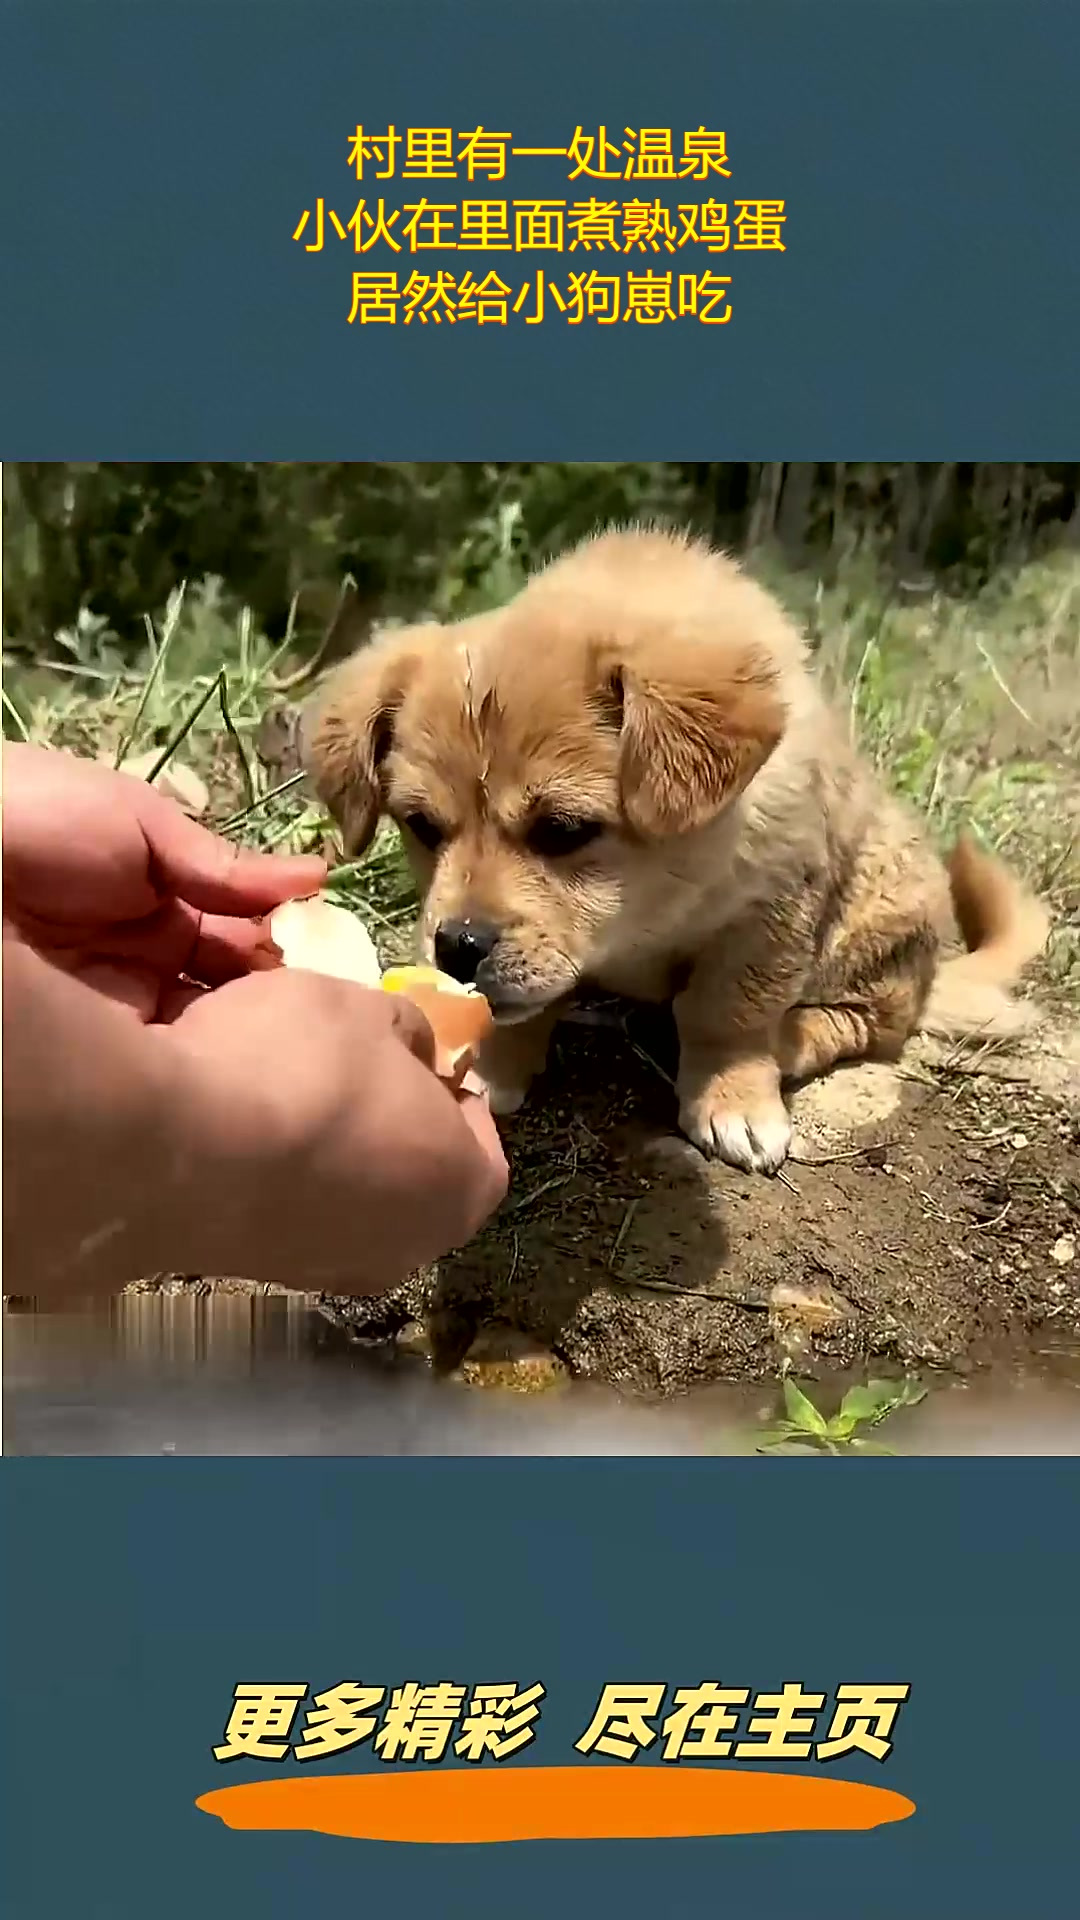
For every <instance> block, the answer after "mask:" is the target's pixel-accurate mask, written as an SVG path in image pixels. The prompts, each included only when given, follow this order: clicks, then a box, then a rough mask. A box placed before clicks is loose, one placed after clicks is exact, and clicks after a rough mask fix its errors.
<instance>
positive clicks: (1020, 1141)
mask: <svg viewBox="0 0 1080 1920" xmlns="http://www.w3.org/2000/svg"><path fill="white" fill-rule="evenodd" d="M1027 1143H1028V1137H1027V1134H1026V1133H1010V1135H1009V1145H1010V1147H1015V1148H1016V1151H1017V1153H1019V1152H1020V1149H1021V1148H1022V1147H1026V1146H1027Z"/></svg>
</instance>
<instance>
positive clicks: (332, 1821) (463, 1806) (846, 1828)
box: [195, 1767, 915, 1846]
mask: <svg viewBox="0 0 1080 1920" xmlns="http://www.w3.org/2000/svg"><path fill="white" fill-rule="evenodd" d="M195 1804H196V1806H197V1807H200V1808H201V1809H202V1811H203V1812H204V1813H213V1814H216V1815H217V1817H218V1819H219V1820H223V1821H224V1823H225V1825H226V1826H227V1827H232V1828H235V1829H237V1830H238V1831H244V1832H260V1833H325V1834H333V1835H336V1836H338V1837H340V1838H342V1839H348V1840H396V1841H406V1842H411V1843H413V1844H414V1845H415V1844H419V1845H426V1846H448V1845H449V1846H455V1845H458V1846H460V1845H466V1844H471V1845H476V1844H480V1845H493V1844H498V1843H500V1842H506V1841H514V1840H661V1839H682V1840H686V1839H700V1838H704V1837H706V1836H712V1835H719V1834H739V1833H743V1834H745V1833H844V1832H847V1833H866V1832H868V1831H869V1830H870V1829H871V1828H873V1827H881V1826H887V1825H889V1824H890V1823H891V1822H893V1821H896V1820H906V1819H907V1818H908V1817H909V1815H911V1814H913V1813H914V1811H915V1803H914V1801H913V1800H908V1799H905V1797H904V1795H903V1794H901V1793H894V1792H893V1791H892V1789H891V1788H889V1787H868V1786H863V1785H862V1784H861V1782H858V1781H854V1780H837V1779H835V1778H833V1777H832V1776H822V1775H820V1774H793V1773H762V1772H751V1771H742V1770H740V1771H736V1770H735V1769H730V1770H723V1769H720V1768H717V1769H715V1770H714V1769H712V1768H708V1767H678V1768H672V1769H670V1771H669V1770H668V1769H667V1768H661V1767H643V1768H640V1769H638V1770H635V1771H634V1772H630V1771H628V1770H627V1769H626V1768H623V1767H516V1768H513V1769H507V1770H506V1771H504V1772H496V1771H495V1770H494V1769H492V1770H491V1771H490V1772H489V1771H484V1772H482V1773H481V1772H477V1773H473V1772H471V1771H469V1772H467V1771H465V1770H464V1769H462V1768H453V1769H451V1770H450V1771H449V1772H446V1773H441V1772H440V1773H350V1774H332V1775H325V1776H323V1777H321V1778H319V1779H311V1778H307V1777H304V1778H298V1777H294V1776H290V1777H289V1778H288V1779H285V1780H257V1781H253V1782H250V1783H249V1784H247V1785H245V1786H235V1787H218V1788H216V1789H215V1790H214V1791H213V1792H212V1793H204V1794H202V1795H200V1797H199V1799H198V1800H197V1801H196V1802H195Z"/></svg>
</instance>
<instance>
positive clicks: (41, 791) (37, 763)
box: [3, 744, 326, 1022]
mask: <svg viewBox="0 0 1080 1920" xmlns="http://www.w3.org/2000/svg"><path fill="white" fill-rule="evenodd" d="M3 853H4V921H5V931H11V932H14V933H16V934H17V935H18V936H19V937H20V938H22V939H23V940H25V941H26V942H27V943H28V944H29V945H31V946H32V947H34V948H35V949H36V951H37V952H38V953H40V954H42V955H43V957H44V958H46V959H48V960H50V961H52V962H53V964H54V965H57V966H59V967H61V968H62V969H63V970H64V971H65V972H67V973H71V974H74V975H76V976H77V977H78V978H80V979H82V980H84V981H85V982H86V983H87V984H88V985H90V986H93V987H95V988H96V989H97V990H98V991H99V992H102V993H104V994H106V995H107V996H108V997H109V998H110V999H113V1000H117V1001H120V1002H121V1003H122V1004H124V1005H126V1006H128V1007H130V1008H131V1009H132V1011H133V1012H135V1013H136V1014H137V1016H138V1017H139V1018H140V1019H142V1020H144V1021H148V1022H149V1021H157V1020H168V1019H171V1018H172V1017H174V1015H175V1014H176V1013H177V1012H178V1011H179V1010H180V1009H181V1008H182V1007H183V1006H184V1005H186V1004H187V1003H188V1001H190V999H191V998H192V991H191V989H185V988H184V987H183V986H182V984H181V978H180V977H181V976H182V975H183V976H186V978H187V979H190V980H194V981H198V982H199V983H201V984H202V985H203V986H208V987H215V986H218V985H220V984H222V983H223V982H224V981H227V980H232V979H235V978H237V977H239V976H242V975H243V974H245V973H247V972H249V971H250V970H251V968H252V967H253V966H256V965H257V964H258V962H259V957H260V955H263V956H266V957H269V954H270V951H271V949H270V945H269V941H268V936H267V934H266V932H265V930H264V929H263V928H262V927H260V926H257V925H256V924H255V916H257V915H262V914H265V913H268V912H269V911H270V910H271V909H272V908H273V907H276V906H279V905H280V904H281V902H282V901H284V900H288V899H292V898H295V897H297V896H302V895H305V894H310V893H315V892H317V891H318V889H319V888H320V886H321V885H322V883H323V881H324V879H325V877H326V866H325V863H324V862H323V861H322V860H319V859H309V858H307V857H303V858H287V857H285V856H281V855H277V854H260V853H253V852H250V851H248V850H246V849H243V848H240V847H236V846H233V845H232V844H231V843H230V842H229V841H227V840H223V839H221V838H220V837H219V836H218V835H216V834H213V833H210V832H208V831H207V829H206V828H205V827H201V826H199V825H198V824H197V823H196V822H195V821H193V820H190V819H188V817H187V815H186V814H185V813H184V812H183V811H182V809H181V808H180V807H178V806H177V805H176V804H175V802H174V801H172V800H168V799H166V798H165V796H164V795H163V794H160V793H158V792H157V791H156V789H155V788H153V787H151V786H148V785H147V784H146V782H145V781H143V780H136V779H135V778H133V777H132V776H131V775H130V774H124V773H114V772H113V771H112V769H111V768H109V767H105V766H101V765H99V764H98V763H97V762H95V761H90V760H78V759H75V758H74V757H73V756H71V755H70V754H67V753H61V752H57V751H54V750H51V749H48V748H44V747H32V746H23V745H15V744H5V746H4V805H3Z"/></svg>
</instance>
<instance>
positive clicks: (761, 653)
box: [304, 529, 1048, 1173]
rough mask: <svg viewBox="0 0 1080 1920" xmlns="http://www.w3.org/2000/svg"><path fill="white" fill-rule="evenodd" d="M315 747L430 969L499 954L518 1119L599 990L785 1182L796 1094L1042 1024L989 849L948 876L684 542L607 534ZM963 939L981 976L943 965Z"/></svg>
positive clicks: (371, 657)
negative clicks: (670, 1021)
mask: <svg viewBox="0 0 1080 1920" xmlns="http://www.w3.org/2000/svg"><path fill="white" fill-rule="evenodd" d="M304 738H305V743H306V756H307V763H308V766H309V768H310V770H311V772H312V774H313V777H314V780H315V784H316V786H317V788H318V791H319V793H320V795H321V796H322V798H323V799H324V801H325V802H326V803H327V805H328V806H329V807H330V809H331V811H332V813H333V814H334V815H335V816H336V818H337V820H338V822H339V824H340V825H341V827H342V829H343V833H344V837H345V842H346V847H347V851H348V853H349V854H350V855H351V856H354V857H355V856H356V855H357V854H359V853H360V852H361V851H362V850H363V849H364V848H365V847H366V846H367V845H368V843H369V841H370V840H371V837H372V834H373V833H374V830H375V827H376V824H377V821H378V819H379V816H380V815H381V814H382V813H388V814H390V815H391V816H392V817H393V818H394V819H395V820H396V821H397V822H398V824H399V826H400V827H401V831H402V835H403V838H404V840H405V844H406V846H407V848H408V851H409V854H410V858H411V860H412V863H413V866H414V869H415V871H416V873H417V876H418V879H419V881H420V884H421V888H422V891H423V894H424V912H423V918H422V923H421V943H422V948H423V951H424V953H425V956H426V957H429V958H430V957H431V956H432V954H433V943H434V935H435V932H436V929H437V928H438V927H439V926H440V925H445V924H446V923H455V922H456V923H461V922H463V921H464V922H467V923H469V924H470V925H485V926H486V927H487V928H488V929H489V936H488V937H489V939H490V938H491V935H492V934H497V939H496V940H495V944H494V945H493V946H492V947H491V949H490V952H489V954H488V957H487V958H485V959H484V960H483V962H482V964H481V965H480V967H479V970H478V972H477V975H476V980H477V984H478V985H479V986H480V987H481V989H482V990H483V991H484V992H485V993H486V994H487V996H488V998H489V1000H490V1001H491V1003H492V1006H493V1009H494V1011H495V1014H496V1020H497V1022H498V1030H497V1032H496V1036H495V1039H494V1041H493V1042H492V1046H491V1051H490V1056H489V1058H488V1060H487V1061H486V1062H485V1069H486V1072H487V1074H488V1077H489V1080H490V1083H491V1085H492V1089H493V1097H494V1101H495V1104H496V1105H497V1106H498V1108H500V1109H501V1110H502V1111H504V1112H505V1111H510V1110H512V1109H513V1107H514V1106H516V1105H517V1104H519V1103H520V1101H521V1100H522V1099H523V1097H524V1094H525V1091H526V1089H527V1086H528V1083H529V1080H530V1079H531V1078H532V1076H533V1075H534V1074H535V1073H536V1072H537V1071H538V1070H539V1069H540V1067H541V1066H542V1064H543V1061H544V1057H545V1054H546V1049H547V1041H548V1036H549V1033H550V1031H551V1028H552V1026H553V1025H554V1023H555V1020H556V1018H557V1015H558V1009H559V1005H560V1002H562V1001H564V1000H565V998H566V996H567V995H568V994H570V993H571V992H572V991H573V989H574V988H575V987H576V986H577V985H578V983H579V982H583V981H587V982H590V983H593V984H595V985H597V986H599V987H601V988H606V989H608V990H610V991H612V992H614V993H619V994H623V995H626V996H628V997H630V998H633V999H638V1000H650V1001H661V1000H669V999H670V1000H672V1001H673V1002H674V1011H675V1017H676V1022H677V1026H678V1032H679V1038H680V1066H679V1076H678V1091H679V1098H680V1118H681V1123H682V1125H683V1127H684V1129H685V1131H686V1132H687V1133H688V1135H689V1136H690V1138H691V1139H692V1140H694V1141H695V1142H696V1143H697V1144H698V1146H700V1147H701V1148H702V1149H703V1150H704V1151H705V1152H707V1153H710V1154H717V1155H719V1156H720V1157H721V1158H722V1159H724V1160H727V1161H728V1162H730V1163H731V1164H733V1165H735V1166H738V1167H742V1168H744V1169H747V1170H758V1171H763V1172H770V1173H771V1172H775V1171H776V1169H777V1168H778V1167H779V1166H780V1165H781V1163H782V1162H783V1160H784V1158H785V1156H786V1154H787V1152H788V1148H789V1145H790V1141H791V1126H790V1122H789V1119H788V1114H787V1111H786V1108H785V1105H784V1101H783V1099H782V1098H781V1085H782V1083H783V1082H787V1081H798V1080H804V1079H806V1078H808V1077H811V1076H813V1075H817V1074H821V1073H824V1072H826V1071H827V1070H828V1069H829V1068H830V1067H832V1066H833V1065H834V1064H836V1063H837V1062H839V1061H852V1060H857V1059H862V1058H872V1059H879V1060H881V1059H886V1060H892V1059H895V1058H897V1056H898V1055H899V1054H900V1052H901V1050H902V1048H903V1047H904V1044H905V1042H906V1041H907V1040H908V1038H909V1037H910V1035H911V1034H912V1033H913V1032H914V1031H915V1030H916V1029H917V1028H919V1027H922V1028H924V1029H928V1030H934V1031H938V1032H944V1033H948V1034H953V1035H957V1036H966V1035H973V1034H980V1033H981V1034H987V1035H1000V1034H1003V1033H1007V1032H1011V1031H1013V1030H1014V1029H1015V1028H1016V1027H1017V1026H1019V1025H1020V1024H1021V1023H1022V1021H1023V1019H1024V1017H1025V1012H1026V1010H1025V1009H1024V1008H1023V1007H1022V1006H1021V1005H1020V1004H1019V1003H1017V1002H1015V1001H1014V1000H1012V999H1010V997H1009V996H1008V994H1007V992H1006V991H1005V989H1006V986H1007V985H1008V984H1009V983H1010V982H1012V981H1013V980H1014V979H1015V977H1016V976H1017V975H1018V973H1019V972H1020V970H1021V969H1022V968H1023V966H1024V965H1025V964H1026V963H1027V962H1028V961H1030V960H1031V959H1033V958H1034V957H1035V956H1036V955H1037V954H1038V953H1039V952H1040V951H1041V949H1042V947H1043V945H1044V943H1045V939H1046V934H1047V926H1048V923H1047V916H1046V914H1045V912H1044V910H1043V908H1042V906H1041V905H1040V904H1039V903H1038V902H1036V901H1035V900H1033V899H1031V898H1029V897H1028V896H1027V895H1026V894H1024V893H1023V892H1022V890H1021V889H1020V887H1019V886H1018V885H1017V884H1016V882H1015V881H1014V880H1013V879H1012V878H1011V876H1010V875H1009V874H1008V873H1007V872H1006V871H1005V870H1004V869H1003V868H1002V867H1001V866H1000V865H999V864H998V863H997V862H996V861H994V860H992V859H990V858H989V857H988V856H987V855H985V854H984V853H982V852H980V851H979V850H978V849H977V848H976V847H975V846H974V845H973V844H971V843H969V842H967V841H961V842H960V844H959V845H958V846H957V848H956V849H955V851H954V853H953V855H952V857H951V860H950V862H949V864H948V867H947V868H946V867H943V866H942V864H941V863H940V862H939V860H938V859H937V857H936V856H935V854H934V853H933V852H932V851H931V849H930V847H929V845H928V844H927V841H926V839H925V836H924V833H923V831H922V828H921V826H920V824H919V823H918V821H917V820H916V819H915V818H914V816H913V815H911V814H910V813H909V812H908V811H907V810H906V809H905V808H904V807H903V806H901V805H900V804H899V803H898V802H897V801H896V800H894V799H892V798H891V797H889V796H888V795H886V794H885V793H883V792H882V790H881V789H880V788H879V786H878V784H877V782H876V780H875V779H874V777H873V775H872V773H871V772H870V770H869V768H868V767H867V766H866V765H865V763H864V762H863V761H862V760H861V759H860V758H859V756H858V754H857V753H856V752H855V751H854V750H853V748H852V747H851V746H850V744H849V741H848V738H847V734H846V730H845V729H843V728H842V727H841V726H840V725H839V724H838V723H837V721H836V720H834V718H833V716H832V715H831V714H830V712H829V711H828V709H827V707H826V705H825V703H824V701H823V699H822V697H821V694H820V692H819V690H818V687H817V685H816V684H815V681H814V679H813V677H812V676H811V674H810V673H809V671H808V667H807V659H806V651H805V647H804V644H803V641H802V638H801V636H800V634H799V633H798V631H797V630H796V629H795V628H794V627H793V626H792V624H791V623H790V622H789V620H788V619H787V618H786V616H785V615H784V614H783V613H782V611H781V610H780V608H779V607H778V606H777V604H776V603H775V602H774V601H773V600H772V599H771V597H770V596H769V595H768V594H767V593H765V592H764V591H763V590H762V589H761V588H760V587H758V586H757V585H755V584H754V583H753V582H752V581H751V580H750V579H748V578H747V577H746V576H745V575H744V574H743V573H742V572H741V571H740V569H739V568H738V567H737V566H736V565H735V564H734V562H732V561H731V560H729V559H727V558H724V557H723V556H721V555H719V554H716V553H712V552H710V551H708V550H707V549H706V548H704V547H702V546H699V545H697V544H694V543H693V542H690V541H688V540H686V539H683V538H679V537H677V536H673V535H671V534H668V533H664V532H660V531H654V530H643V529H629V530H616V531H611V532H607V533H604V534H601V535H600V536H599V537H597V538H595V539H593V540H590V541H588V542H586V543H585V544H584V545H582V546H580V547H579V548H577V549H576V550H574V551H573V552H571V553H569V554H567V555H565V556H564V557H563V558H561V559H559V560H556V561H555V562H553V564H551V565H550V566H548V567H547V568H546V569H545V570H543V571H542V572H540V573H538V574H537V575H536V576H535V577H534V578H532V579H531V580H530V581H529V583H528V584H527V585H526V587H525V588H524V590H523V591H522V592H521V593H520V594H519V595H518V597H517V598H516V599H515V600H514V601H512V602H511V603H510V605H509V606H507V607H505V608H502V609H500V610H499V611H497V612H495V613H491V614H485V615H483V616H481V617H479V618H477V619H472V620H465V621H461V622H459V623H457V624H456V625H454V626H451V627H449V628H445V627H441V626H439V625H435V624H432V625H430V626H420V627H410V628H406V629H402V630H399V631H395V632H390V633H387V634H384V635H383V636H382V637H380V638H379V639H377V640H376V641H375V642H373V643H372V644H371V645H370V646H368V647H367V648H365V649H364V650H363V651H362V652H361V653H359V654H358V655H357V656H355V657H354V658H353V659H352V660H350V661H348V662H347V663H346V664H345V665H344V666H343V667H342V668H340V669H339V670H338V671H337V672H335V673H334V674H332V675H331V676H330V677H329V679H328V681H327V683H326V684H325V687H324V689H323V691H322V693H321V696H320V697H319V699H318V701H317V702H316V704H315V706H314V709H313V711H312V712H311V713H310V714H309V715H308V716H307V719H306V723H305V728H304ZM954 919H955V921H958V923H959V928H960V932H961V934H962V936H963V939H964V942H965V943H966V946H967V948H968V952H967V953H965V954H962V955H960V956H959V957H957V958H955V959H949V960H945V961H944V962H941V961H940V959H939V955H940V949H941V947H942V943H943V942H944V941H946V940H947V939H948V938H949V937H950V934H951V931H952V927H953V922H954Z"/></svg>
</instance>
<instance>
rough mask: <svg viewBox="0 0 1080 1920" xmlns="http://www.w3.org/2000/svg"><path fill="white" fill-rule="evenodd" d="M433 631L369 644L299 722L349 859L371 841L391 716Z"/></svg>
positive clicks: (313, 774)
mask: <svg viewBox="0 0 1080 1920" xmlns="http://www.w3.org/2000/svg"><path fill="white" fill-rule="evenodd" d="M434 631H437V629H435V628H433V627H431V628H420V629H418V628H415V627H409V628H403V629H402V630H401V631H399V632H393V633H388V634H386V635H384V636H382V637H381V638H379V639H376V640H373V641H371V642H370V643H369V645H368V646H366V647H364V648H363V649H362V650H361V652H359V653H357V654H354V655H353V657H352V659H351V660H347V661H346V662H345V664H344V666H341V667H338V668H336V669H335V671H334V672H333V673H331V674H330V675H328V677H327V679H326V681H325V682H324V684H323V687H322V688H321V690H320V692H319V693H318V694H317V695H316V696H315V697H314V698H313V700H312V701H311V703H310V704H309V706H308V708H307V710H306V711H305V713H304V716H303V719H302V721H301V728H300V747H301V754H302V757H303V761H304V767H305V770H306V772H307V773H308V775H309V777H310V779H311V782H312V785H313V786H314V788H315V791H316V793H317V794H318V796H319V798H320V800H321V801H322V803H323V805H324V806H325V807H326V808H327V810H328V811H329V813H330V814H331V816H332V817H333V819H334V820H336V822H337V824H338V826H339V827H340V828H341V835H342V843H343V845H344V848H345V853H346V856H347V857H348V858H349V859H350V860H355V859H357V858H358V857H359V855H360V854H362V853H364V852H366V850H367V848H368V847H369V846H370V844H371V841H372V839H373V837H374V833H375V829H376V827H377V826H378V823H379V815H380V813H381V812H382V809H383V803H384V799H385V791H384V785H383V763H384V761H385V759H386V756H387V754H388V753H389V751H390V747H391V745H392V744H393V738H394V717H395V714H396V713H397V710H398V708H399V707H400V705H401V702H402V700H403V699H404V697H405V693H406V691H407V689H408V686H409V683H410V681H411V680H412V678H413V675H414V673H415V672H416V669H417V667H418V665H419V663H420V660H421V658H422V655H423V649H424V646H425V645H426V644H429V643H430V638H431V634H432V633H433V632H434Z"/></svg>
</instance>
